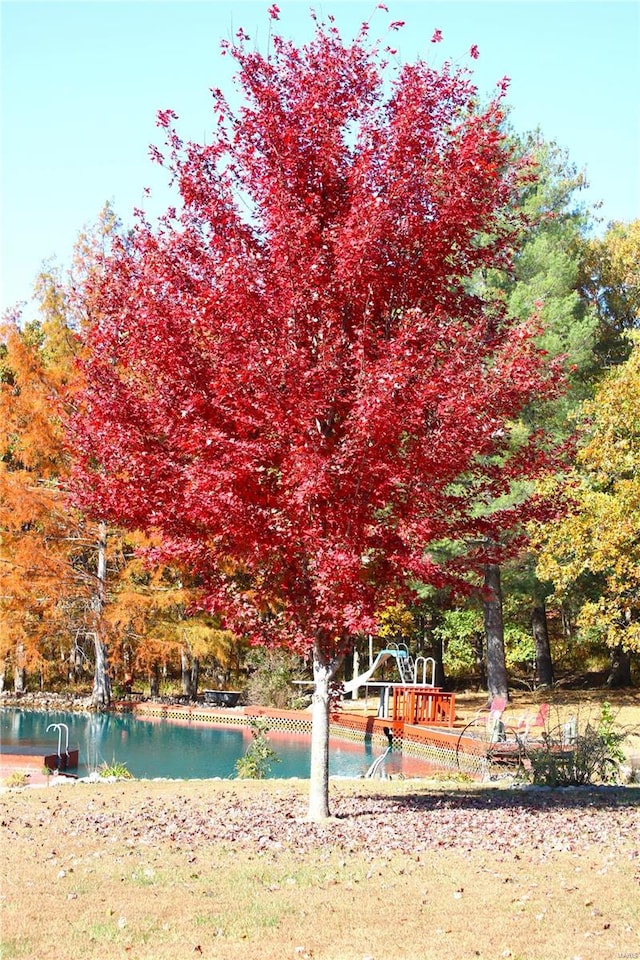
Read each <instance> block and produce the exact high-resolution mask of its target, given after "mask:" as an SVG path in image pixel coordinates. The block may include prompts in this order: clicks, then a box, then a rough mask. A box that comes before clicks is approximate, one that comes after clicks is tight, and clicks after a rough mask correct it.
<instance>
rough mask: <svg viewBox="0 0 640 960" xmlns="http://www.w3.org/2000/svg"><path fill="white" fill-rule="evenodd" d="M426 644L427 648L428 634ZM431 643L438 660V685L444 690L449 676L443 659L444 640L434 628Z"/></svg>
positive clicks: (425, 639) (434, 657) (435, 657)
mask: <svg viewBox="0 0 640 960" xmlns="http://www.w3.org/2000/svg"><path fill="white" fill-rule="evenodd" d="M424 645H425V648H426V646H427V637H426V636H425V638H424ZM429 645H430V647H431V652H432V654H433V659H434V660H435V662H436V670H435V675H436V677H435V679H436V687H440V689H441V690H444V689H446V685H447V678H446V676H445V672H444V663H443V659H444V648H443V640H442V637H441V636H440V635H439V633H437V632H435V631H433V630H432V631H431V637H430V641H429Z"/></svg>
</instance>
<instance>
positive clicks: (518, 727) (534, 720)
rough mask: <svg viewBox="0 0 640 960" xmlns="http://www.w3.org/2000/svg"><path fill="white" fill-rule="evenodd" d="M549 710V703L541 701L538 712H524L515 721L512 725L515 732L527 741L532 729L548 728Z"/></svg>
mask: <svg viewBox="0 0 640 960" xmlns="http://www.w3.org/2000/svg"><path fill="white" fill-rule="evenodd" d="M549 710H550V706H549V704H548V703H541V704H540V706H539V707H538V712H537V713H533V711H530V712H529V713H525V714H523V716H521V717H520V718H519V719H518V720H516V721H515V723H513V724H511V725H510V726H511V729H512V730H513V731H514V732H515V734H516V736H517V737H518V739H520V740H522V742H523V743H526V741H527V740H528V739H529V734H530V733H531V731H532V730H536V729H540V730H544V729H546V727H547V721H548V720H549Z"/></svg>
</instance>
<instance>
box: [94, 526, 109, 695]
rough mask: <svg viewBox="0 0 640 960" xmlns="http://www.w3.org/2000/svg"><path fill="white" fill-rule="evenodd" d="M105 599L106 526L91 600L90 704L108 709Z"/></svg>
mask: <svg viewBox="0 0 640 960" xmlns="http://www.w3.org/2000/svg"><path fill="white" fill-rule="evenodd" d="M106 599H107V525H106V523H101V524H100V525H99V527H98V568H97V572H96V592H95V595H94V597H93V599H92V608H93V642H94V647H95V655H96V663H95V670H94V674H93V692H92V694H91V702H92V704H93V706H94V707H108V706H109V704H110V703H111V680H110V679H109V648H108V646H107V641H106V639H105V624H104V618H103V616H102V614H103V611H104V608H105V604H106Z"/></svg>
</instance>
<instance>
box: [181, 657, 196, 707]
mask: <svg viewBox="0 0 640 960" xmlns="http://www.w3.org/2000/svg"><path fill="white" fill-rule="evenodd" d="M192 665H193V664H192V660H191V651H190V650H189V647H188V646H187V644H183V645H182V647H181V648H180V668H181V674H182V693H183V695H184V696H185V697H189V699H191V668H192Z"/></svg>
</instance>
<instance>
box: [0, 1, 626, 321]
mask: <svg viewBox="0 0 640 960" xmlns="http://www.w3.org/2000/svg"><path fill="white" fill-rule="evenodd" d="M270 3H271V0H264V2H260V3H256V2H253V0H251V2H250V0H227V2H209V0H182V2H171V0H166V2H158V0H140V2H133V3H132V2H128V0H111V2H100V0H96V2H94V0H84V2H58V0H42V2H30V0H2V3H1V5H0V17H1V20H0V26H1V43H2V51H1V52H2V88H1V92H2V150H1V159H2V192H1V203H2V207H1V217H2V303H1V308H2V310H3V311H4V310H5V309H7V308H9V307H11V306H12V305H13V304H15V303H16V302H17V301H28V300H29V298H30V296H31V289H32V285H33V281H34V279H35V276H36V274H37V272H38V270H39V269H40V267H41V265H42V263H43V261H45V260H47V259H49V258H56V259H57V261H58V262H59V263H60V264H61V265H62V266H63V267H64V266H65V265H66V264H67V262H68V260H69V257H70V253H71V249H72V246H73V243H74V241H75V239H76V237H77V235H78V233H79V231H80V230H81V229H82V227H83V225H84V224H86V223H90V222H92V221H94V220H95V219H96V217H97V215H98V212H99V210H100V209H101V207H102V206H103V205H104V203H105V201H107V200H109V201H111V202H112V203H113V204H114V206H115V208H116V212H117V213H118V215H119V216H120V217H121V219H122V220H123V221H124V222H125V223H127V222H129V221H130V220H131V211H132V209H133V207H135V206H145V208H146V209H147V210H149V211H150V212H151V213H156V212H160V211H161V210H162V209H164V207H165V206H167V205H168V204H169V203H170V202H171V199H172V197H171V194H170V193H169V191H168V188H167V185H166V178H165V174H164V173H163V172H162V171H161V170H160V169H159V168H157V167H156V166H155V165H153V164H152V163H151V161H150V160H149V158H148V147H149V144H151V143H158V144H160V143H161V140H162V138H161V136H160V131H158V130H157V128H156V126H155V116H156V112H157V110H159V109H165V108H167V107H171V108H172V109H173V110H175V111H176V113H178V115H179V117H180V121H179V125H178V126H179V130H180V133H181V135H183V137H184V138H185V139H195V140H202V139H203V138H205V137H206V136H207V133H208V131H209V130H210V129H211V127H212V124H211V101H210V95H209V88H210V87H214V86H220V87H222V88H223V90H225V92H228V91H230V90H231V69H232V63H231V60H230V58H228V57H226V58H222V57H221V56H220V53H219V42H220V40H221V39H223V38H229V37H230V36H232V35H233V33H234V32H235V31H236V30H237V29H238V27H240V26H242V27H243V28H244V30H245V31H246V32H247V33H248V34H249V35H250V36H251V38H252V40H254V41H255V42H257V44H258V46H260V47H261V48H262V49H264V46H265V43H266V38H267V35H268V31H269V24H270V20H269V18H268V16H267V8H268V6H270ZM278 5H279V7H280V10H281V16H280V22H279V24H278V27H279V29H280V32H282V33H283V34H285V35H287V36H290V37H292V38H293V39H294V40H296V41H300V42H304V40H306V39H308V37H309V35H310V32H311V20H310V18H309V8H310V7H311V6H314V7H315V9H316V10H317V12H318V13H319V14H320V15H321V16H326V15H327V14H333V15H334V16H335V17H336V22H337V24H338V26H339V27H340V29H341V30H342V32H343V34H344V35H345V36H347V37H352V36H353V35H354V33H355V32H356V31H357V28H358V26H359V24H360V22H361V21H363V20H368V19H369V18H370V17H371V34H372V35H377V36H378V35H379V36H383V37H384V36H385V35H386V32H387V27H388V24H389V23H390V22H391V21H392V20H404V21H405V23H406V26H405V27H404V29H403V30H402V31H400V32H398V33H392V34H390V35H389V40H390V42H392V45H393V46H394V47H397V48H398V56H399V57H400V58H401V59H402V60H405V61H406V60H412V59H415V58H416V57H417V56H425V57H427V58H431V59H435V62H436V63H441V62H442V61H443V60H445V59H451V60H453V61H460V62H461V63H463V64H468V65H470V66H472V67H473V70H474V76H475V79H476V83H477V84H478V86H479V88H480V90H481V91H483V92H486V93H490V92H492V91H493V89H494V87H495V84H496V83H497V81H499V80H500V78H501V77H503V76H504V75H507V76H509V77H510V78H511V87H510V90H509V94H508V102H509V104H510V105H511V121H512V124H513V126H514V127H515V128H516V129H517V130H519V131H522V132H524V131H527V130H531V129H534V128H536V127H540V128H541V130H542V132H543V134H544V136H545V137H546V138H547V139H553V140H556V141H557V142H558V143H559V144H560V145H562V146H563V147H565V148H566V149H567V150H568V152H569V156H570V159H571V160H572V161H573V163H575V164H576V166H577V167H578V168H580V169H585V170H586V174H587V177H588V179H589V181H590V188H589V191H588V192H587V193H586V194H585V199H587V200H588V202H590V203H592V202H596V201H600V202H601V203H602V208H601V211H600V216H601V217H602V219H603V224H604V223H606V222H607V221H610V220H614V219H617V220H632V219H636V218H638V217H640V116H639V103H640V5H639V4H638V3H637V2H634V0H604V2H599V0H593V2H584V0H553V2H544V0H540V2H529V0H447V2H433V3H432V2H428V0H414V2H394V0H387V6H388V8H389V13H385V12H384V11H382V10H379V9H376V5H377V0H372V2H368V0H367V2H361V0H349V2H348V0H333V2H331V3H329V2H322V3H312V2H311V0H310V2H307V0H300V2H298V0H280V2H279V3H278ZM435 28H439V29H441V30H442V32H443V35H444V40H443V42H442V43H441V44H438V45H437V46H436V45H433V44H431V43H430V38H431V36H432V34H433V31H434V29H435ZM472 44H477V45H478V47H479V50H480V58H479V60H477V61H471V60H470V59H469V58H468V50H469V48H470V47H471V45H472ZM147 186H148V187H151V189H152V196H153V199H152V200H145V199H144V193H143V191H144V188H145V187H147ZM29 313H30V309H29V308H27V310H26V315H29Z"/></svg>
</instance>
